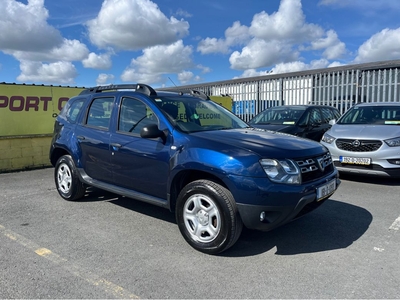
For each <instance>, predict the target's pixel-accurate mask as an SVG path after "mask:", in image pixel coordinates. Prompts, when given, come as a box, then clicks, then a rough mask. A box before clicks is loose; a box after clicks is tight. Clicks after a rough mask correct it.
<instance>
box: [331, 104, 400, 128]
mask: <svg viewBox="0 0 400 300" xmlns="http://www.w3.org/2000/svg"><path fill="white" fill-rule="evenodd" d="M338 124H374V125H400V106H354V107H352V108H351V109H349V111H347V112H346V113H345V114H344V115H343V117H342V118H341V119H340V120H339V122H338Z"/></svg>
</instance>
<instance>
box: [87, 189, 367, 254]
mask: <svg viewBox="0 0 400 300" xmlns="http://www.w3.org/2000/svg"><path fill="white" fill-rule="evenodd" d="M83 201H87V202H91V201H108V202H110V203H113V204H115V205H119V206H121V207H124V208H126V209H129V210H132V211H134V212H137V213H140V214H143V215H146V216H149V217H151V218H155V219H158V220H162V221H165V222H169V223H173V224H176V221H175V214H174V213H172V212H170V211H169V210H167V209H165V208H162V207H158V206H155V205H152V204H148V203H144V202H141V201H138V200H134V199H130V198H127V197H123V196H118V195H115V194H112V193H108V192H105V191H102V190H98V189H95V188H93V189H89V190H88V193H87V195H86V196H85V198H84V199H83ZM372 219H373V217H372V215H371V213H369V212H368V211H367V210H366V209H364V208H362V207H359V206H355V205H351V204H348V203H344V202H341V201H336V200H334V197H333V198H331V199H329V200H327V201H326V202H325V203H324V204H323V205H321V206H320V207H319V208H317V209H316V210H315V211H313V212H311V213H309V214H307V215H305V216H303V217H301V218H299V219H297V220H294V221H292V222H290V223H288V224H286V225H284V226H282V227H279V228H276V229H274V230H272V231H269V232H261V231H255V230H249V229H246V228H244V229H243V232H242V234H241V236H240V238H239V240H238V241H237V242H236V244H235V245H234V246H233V247H232V248H230V249H228V250H227V251H225V252H223V253H221V254H220V256H226V257H245V256H253V255H258V254H261V253H264V252H267V251H270V250H271V249H274V248H276V252H275V254H276V255H295V254H301V253H314V252H321V251H329V250H335V249H342V248H347V247H348V246H350V245H351V244H352V243H354V242H355V241H356V240H358V239H359V238H360V237H361V236H362V235H363V234H364V233H365V232H366V231H367V230H368V228H369V225H370V224H371V222H372ZM176 230H177V231H178V230H179V229H178V226H176ZM182 238H183V237H182Z"/></svg>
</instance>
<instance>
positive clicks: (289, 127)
mask: <svg viewBox="0 0 400 300" xmlns="http://www.w3.org/2000/svg"><path fill="white" fill-rule="evenodd" d="M339 117H340V112H339V110H337V109H336V108H335V107H332V106H325V105H283V106H276V107H270V108H268V109H266V110H264V111H262V112H261V113H259V114H258V115H256V116H255V117H254V118H253V119H251V120H250V121H249V124H250V125H251V126H253V127H256V128H262V129H268V130H273V131H279V132H284V133H289V134H292V135H297V136H300V137H304V138H308V139H311V140H314V141H318V142H319V141H320V140H321V138H322V135H323V134H324V133H325V131H327V130H328V129H329V128H330V127H331V124H329V121H331V120H338V119H339Z"/></svg>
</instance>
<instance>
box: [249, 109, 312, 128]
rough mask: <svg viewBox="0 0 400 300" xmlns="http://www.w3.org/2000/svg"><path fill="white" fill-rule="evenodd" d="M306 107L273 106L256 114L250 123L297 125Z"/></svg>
mask: <svg viewBox="0 0 400 300" xmlns="http://www.w3.org/2000/svg"><path fill="white" fill-rule="evenodd" d="M305 110H306V108H303V107H272V108H269V109H266V110H264V111H263V112H261V113H260V114H258V115H257V116H255V117H254V118H253V119H252V120H251V121H250V122H249V124H250V125H295V124H296V123H297V122H298V120H299V119H300V118H301V116H302V115H303V114H304V111H305Z"/></svg>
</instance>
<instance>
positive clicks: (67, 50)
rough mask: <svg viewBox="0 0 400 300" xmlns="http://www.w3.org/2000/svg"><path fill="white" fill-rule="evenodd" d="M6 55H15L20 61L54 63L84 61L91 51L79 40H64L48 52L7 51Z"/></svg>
mask: <svg viewBox="0 0 400 300" xmlns="http://www.w3.org/2000/svg"><path fill="white" fill-rule="evenodd" d="M5 53H7V54H11V55H13V56H14V57H15V58H16V59H18V60H25V61H26V60H31V61H51V62H54V61H58V60H62V61H74V60H76V61H78V60H82V59H84V58H85V57H86V56H87V55H88V53H89V50H88V48H87V47H86V45H85V44H82V43H81V42H79V41H78V40H67V39H64V40H63V43H62V44H60V45H59V46H58V47H54V48H52V49H47V51H29V50H27V51H5Z"/></svg>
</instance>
